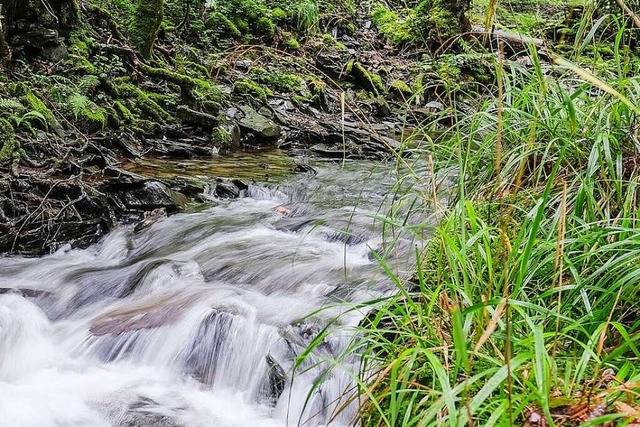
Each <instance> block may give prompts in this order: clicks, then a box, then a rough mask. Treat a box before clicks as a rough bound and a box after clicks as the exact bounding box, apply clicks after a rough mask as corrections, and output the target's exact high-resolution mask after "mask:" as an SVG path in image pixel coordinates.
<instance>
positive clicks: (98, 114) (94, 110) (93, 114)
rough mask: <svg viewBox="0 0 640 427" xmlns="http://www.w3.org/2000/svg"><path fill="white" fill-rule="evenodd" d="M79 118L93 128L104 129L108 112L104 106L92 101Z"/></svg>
mask: <svg viewBox="0 0 640 427" xmlns="http://www.w3.org/2000/svg"><path fill="white" fill-rule="evenodd" d="M79 120H80V121H81V122H82V123H84V124H85V125H86V126H88V127H90V128H91V129H98V128H99V129H104V127H105V126H106V124H107V113H106V111H105V109H104V108H102V107H100V106H99V105H96V104H95V103H93V102H92V103H90V104H89V105H88V106H87V107H86V108H84V109H83V110H82V111H81V112H80V115H79Z"/></svg>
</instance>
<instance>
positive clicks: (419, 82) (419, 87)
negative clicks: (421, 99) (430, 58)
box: [412, 73, 425, 94]
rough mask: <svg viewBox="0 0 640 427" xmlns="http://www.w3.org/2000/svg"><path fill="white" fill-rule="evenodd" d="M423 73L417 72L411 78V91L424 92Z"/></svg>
mask: <svg viewBox="0 0 640 427" xmlns="http://www.w3.org/2000/svg"><path fill="white" fill-rule="evenodd" d="M424 77H425V75H424V73H420V74H418V75H417V76H416V77H415V79H413V84H412V86H413V92H414V93H417V94H421V93H424Z"/></svg>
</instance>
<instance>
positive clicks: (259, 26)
mask: <svg viewBox="0 0 640 427" xmlns="http://www.w3.org/2000/svg"><path fill="white" fill-rule="evenodd" d="M256 31H257V33H258V35H260V36H265V37H273V36H274V35H275V34H276V24H274V23H273V21H272V20H271V19H269V18H267V17H266V16H263V17H262V18H260V19H258V22H256Z"/></svg>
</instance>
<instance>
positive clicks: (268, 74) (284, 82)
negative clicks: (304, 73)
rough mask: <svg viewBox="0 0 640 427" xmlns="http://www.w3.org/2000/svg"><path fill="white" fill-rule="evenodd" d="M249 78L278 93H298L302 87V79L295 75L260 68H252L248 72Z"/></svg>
mask: <svg viewBox="0 0 640 427" xmlns="http://www.w3.org/2000/svg"><path fill="white" fill-rule="evenodd" d="M249 75H250V76H251V78H252V79H253V80H255V81H257V82H259V83H261V84H264V85H266V86H268V87H269V88H270V89H272V90H277V91H280V92H298V91H300V89H301V86H302V81H303V80H302V78H301V77H300V76H298V75H296V74H288V73H280V72H277V71H268V70H266V69H264V68H262V67H254V68H252V69H251V71H250V72H249Z"/></svg>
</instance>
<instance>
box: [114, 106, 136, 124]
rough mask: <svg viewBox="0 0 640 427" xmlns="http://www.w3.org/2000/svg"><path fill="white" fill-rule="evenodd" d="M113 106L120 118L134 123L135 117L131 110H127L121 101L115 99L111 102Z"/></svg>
mask: <svg viewBox="0 0 640 427" xmlns="http://www.w3.org/2000/svg"><path fill="white" fill-rule="evenodd" d="M113 107H114V109H115V110H116V113H117V114H118V117H120V118H121V119H123V120H125V121H126V122H128V123H134V122H135V121H136V118H135V116H134V115H133V113H132V112H131V110H129V109H128V108H127V106H126V105H124V104H123V103H122V102H120V101H115V102H114V103H113Z"/></svg>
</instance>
